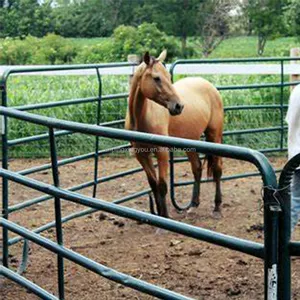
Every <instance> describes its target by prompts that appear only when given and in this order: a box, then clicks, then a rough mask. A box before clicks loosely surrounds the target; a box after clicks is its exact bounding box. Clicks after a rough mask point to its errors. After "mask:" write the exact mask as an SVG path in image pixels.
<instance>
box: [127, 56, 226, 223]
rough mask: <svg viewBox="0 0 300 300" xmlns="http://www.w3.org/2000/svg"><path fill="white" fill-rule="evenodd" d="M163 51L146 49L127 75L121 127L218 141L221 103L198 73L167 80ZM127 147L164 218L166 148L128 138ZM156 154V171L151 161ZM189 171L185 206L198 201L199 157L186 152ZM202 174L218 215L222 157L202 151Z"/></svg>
mask: <svg viewBox="0 0 300 300" xmlns="http://www.w3.org/2000/svg"><path fill="white" fill-rule="evenodd" d="M166 55H167V52H166V50H164V51H163V52H162V53H161V54H160V55H159V57H158V58H155V57H152V56H150V54H149V52H146V53H145V54H144V56H143V61H142V63H141V64H140V65H139V66H138V67H137V68H136V70H135V73H134V75H133V77H132V80H131V87H130V92H129V98H128V107H127V113H126V119H125V129H127V130H134V131H140V132H147V133H153V134H159V135H167V136H174V137H180V138H187V139H193V140H199V139H200V137H201V135H202V134H203V133H204V134H205V139H206V141H209V142H214V143H221V142H222V134H223V119H224V112H223V102H222V99H221V96H220V94H219V92H218V90H217V89H216V88H215V87H214V86H213V85H212V84H211V83H210V82H208V81H207V80H205V79H203V78H200V77H187V78H184V79H181V80H178V81H176V83H174V84H172V82H171V76H170V74H169V72H168V71H167V70H166V68H165V67H164V65H163V62H164V60H165V58H166ZM131 145H132V151H133V152H134V154H135V156H136V158H137V160H138V161H139V163H140V164H141V166H142V167H143V169H144V171H145V173H146V175H147V179H148V182H149V185H150V187H151V190H152V193H153V195H154V199H155V204H156V208H157V213H158V215H159V216H162V217H166V218H168V217H169V214H168V209H167V205H166V195H167V190H168V187H167V176H168V168H169V151H168V149H166V148H165V147H160V146H155V145H150V144H145V143H138V142H132V143H131ZM152 153H154V154H155V156H156V158H157V163H158V176H157V174H156V170H155V167H154V164H153V160H152V155H151V154H152ZM186 154H187V156H188V160H189V162H190V164H191V169H192V172H193V176H194V179H195V181H194V185H193V193H192V199H191V207H190V209H193V208H196V207H198V206H199V204H200V199H199V196H200V181H201V176H202V167H203V166H202V162H201V160H200V158H199V155H198V153H196V152H194V151H187V152H186ZM205 159H206V161H207V174H208V176H213V180H214V182H215V185H216V191H215V207H214V215H215V216H216V217H220V216H221V203H222V195H221V184H220V178H221V176H222V158H221V157H218V156H214V155H207V156H206V158H205Z"/></svg>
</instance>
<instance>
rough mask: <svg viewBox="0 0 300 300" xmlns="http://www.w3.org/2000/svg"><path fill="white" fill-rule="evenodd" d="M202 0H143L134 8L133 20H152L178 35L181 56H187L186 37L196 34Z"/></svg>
mask: <svg viewBox="0 0 300 300" xmlns="http://www.w3.org/2000/svg"><path fill="white" fill-rule="evenodd" d="M203 1H204V0H164V1H161V0H145V1H144V3H143V4H142V3H140V7H139V8H136V9H135V13H136V16H135V20H138V21H139V22H151V23H152V22H154V23H156V24H157V26H158V27H159V28H160V29H161V30H162V31H164V32H166V33H167V34H169V35H175V36H179V37H180V39H181V51H182V55H183V57H186V56H187V37H188V36H194V35H195V34H197V24H198V22H199V19H198V14H199V9H198V8H199V6H200V4H201V3H202V2H203Z"/></svg>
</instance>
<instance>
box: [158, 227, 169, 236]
mask: <svg viewBox="0 0 300 300" xmlns="http://www.w3.org/2000/svg"><path fill="white" fill-rule="evenodd" d="M168 232H169V231H168V230H166V229H162V228H157V229H156V232H155V235H162V234H167V233H168Z"/></svg>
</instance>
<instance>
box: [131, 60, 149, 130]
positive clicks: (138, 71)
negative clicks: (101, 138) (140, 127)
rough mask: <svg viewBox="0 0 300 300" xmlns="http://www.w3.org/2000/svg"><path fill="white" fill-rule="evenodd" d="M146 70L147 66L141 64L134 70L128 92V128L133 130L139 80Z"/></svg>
mask: <svg viewBox="0 0 300 300" xmlns="http://www.w3.org/2000/svg"><path fill="white" fill-rule="evenodd" d="M146 68H147V65H146V64H145V63H144V62H142V63H141V64H140V65H139V66H138V67H137V68H136V70H135V72H134V75H133V77H132V80H131V86H130V92H129V103H128V106H129V124H130V128H129V129H131V130H132V129H133V128H134V126H135V117H134V113H133V111H134V107H135V105H136V103H135V102H136V99H137V96H138V93H139V88H140V87H139V84H140V79H141V77H142V75H143V74H144V72H145V70H146Z"/></svg>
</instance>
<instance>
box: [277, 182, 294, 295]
mask: <svg viewBox="0 0 300 300" xmlns="http://www.w3.org/2000/svg"><path fill="white" fill-rule="evenodd" d="M279 188H281V190H280V193H277V197H278V198H279V197H281V203H283V204H284V205H283V209H282V214H281V215H280V217H279V241H280V243H279V248H278V253H279V262H278V295H279V299H280V300H281V299H282V300H285V299H291V257H290V251H289V243H290V239H291V199H290V189H289V187H288V188H286V187H285V188H282V187H280V186H279Z"/></svg>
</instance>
